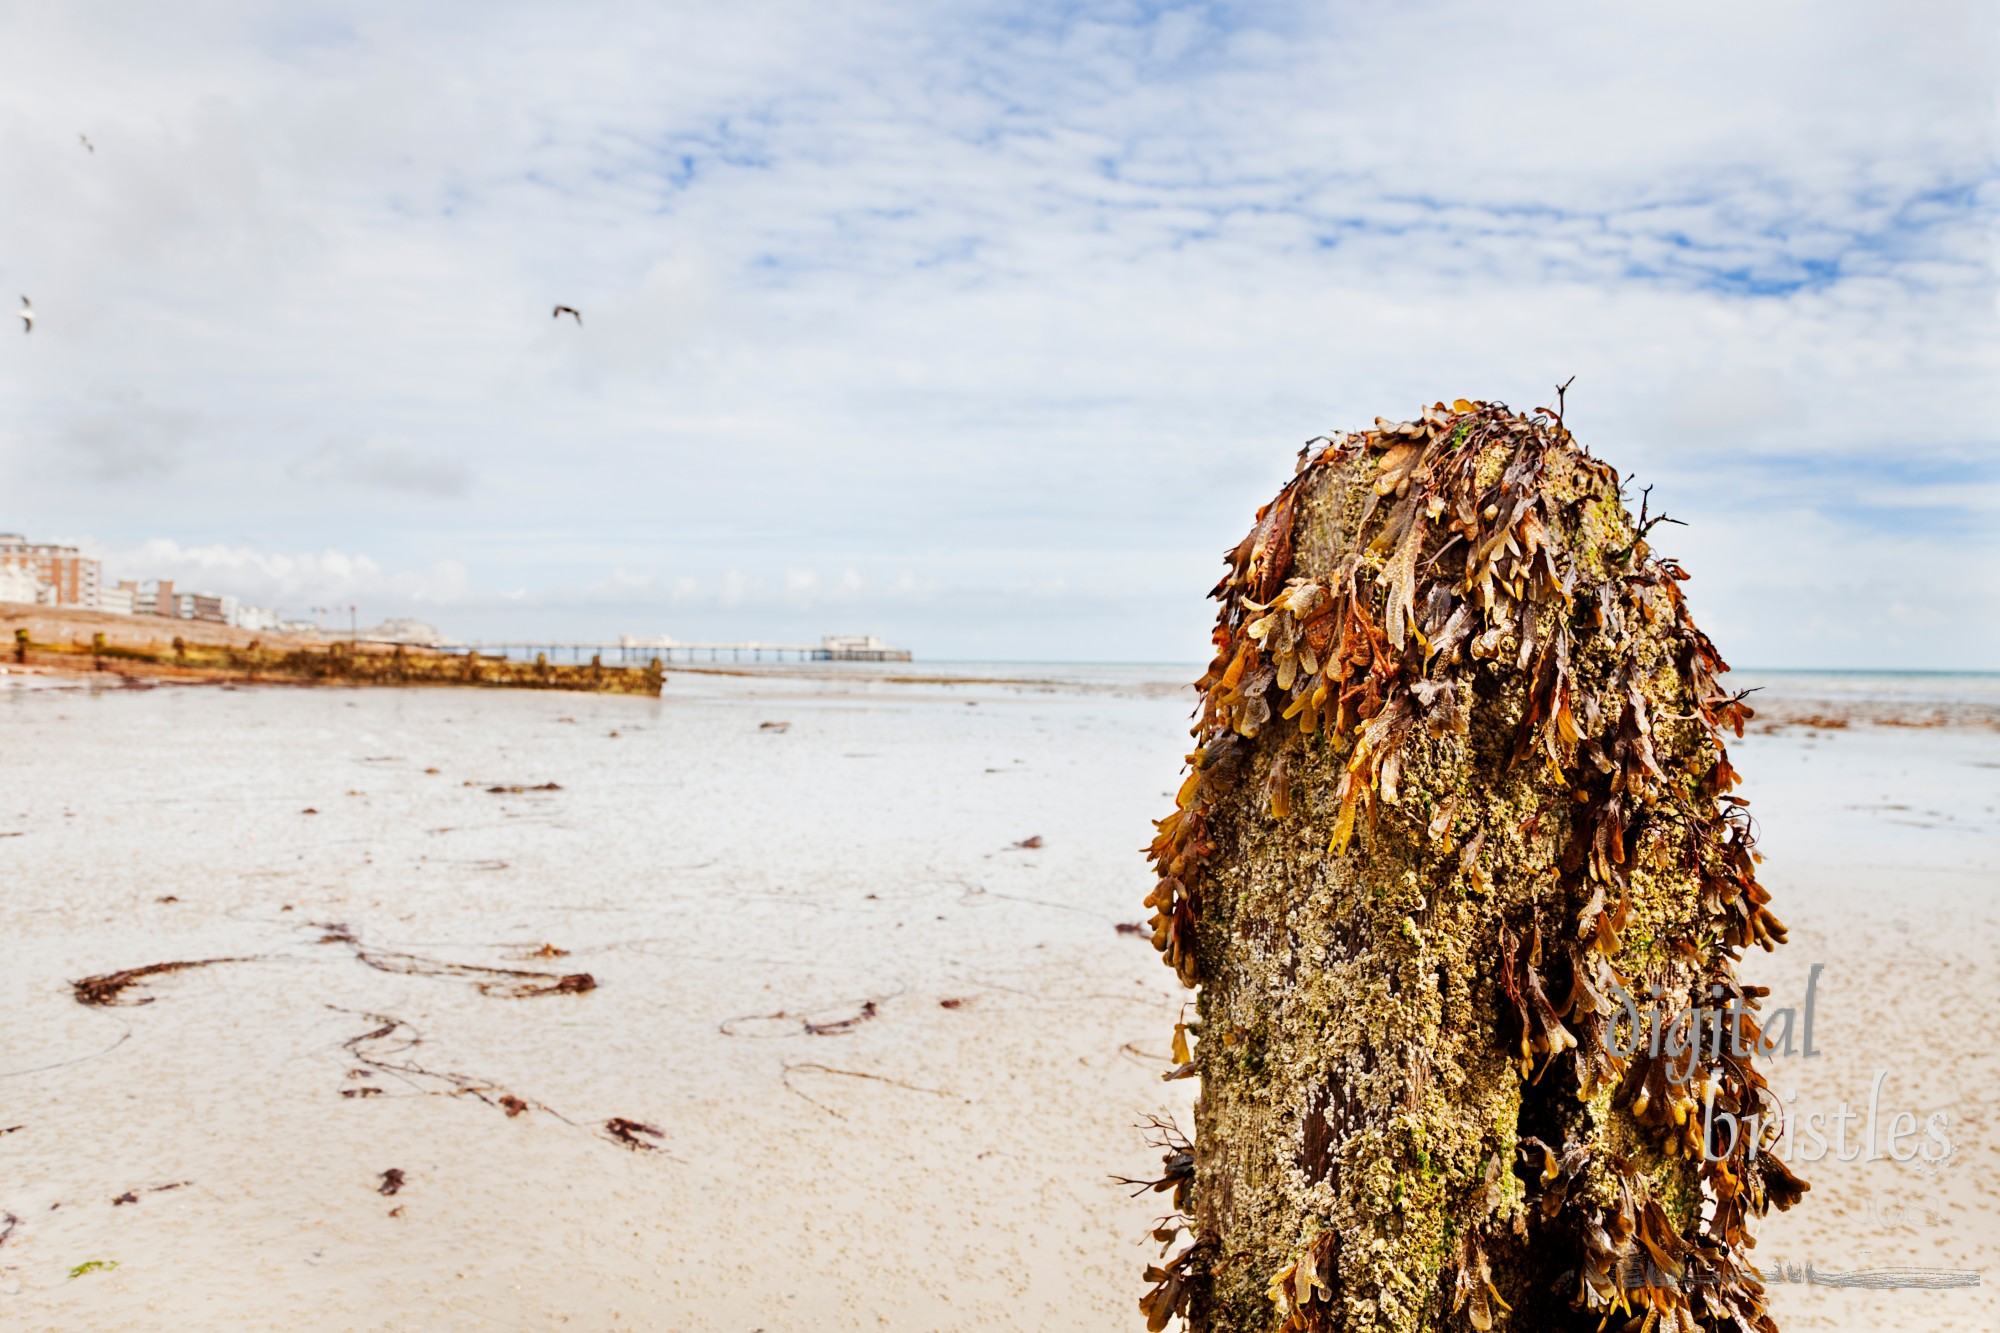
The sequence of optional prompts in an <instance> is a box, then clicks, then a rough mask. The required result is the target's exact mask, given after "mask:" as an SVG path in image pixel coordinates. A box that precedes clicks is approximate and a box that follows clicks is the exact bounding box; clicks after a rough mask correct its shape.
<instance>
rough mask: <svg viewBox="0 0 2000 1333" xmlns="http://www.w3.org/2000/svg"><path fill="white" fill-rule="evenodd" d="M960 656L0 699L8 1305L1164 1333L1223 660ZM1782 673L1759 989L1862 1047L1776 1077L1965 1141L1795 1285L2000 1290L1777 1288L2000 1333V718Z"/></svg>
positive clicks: (1873, 1194) (1824, 1208)
mask: <svg viewBox="0 0 2000 1333" xmlns="http://www.w3.org/2000/svg"><path fill="white" fill-rule="evenodd" d="M945 674H951V673H945ZM957 674H958V675H960V676H962V677H963V678H962V679H959V680H956V681H942V682H940V681H932V682H927V683H925V682H919V683H894V682H890V681H887V680H884V679H882V678H881V675H882V673H880V672H876V673H872V674H871V673H869V672H861V671H855V672H821V673H818V674H813V673H790V674H779V673H767V674H762V675H755V674H753V675H735V676H732V675H709V674H699V673H682V672H675V673H673V674H672V675H671V676H670V678H669V682H668V685H667V687H666V690H665V693H664V696H663V697H662V698H661V699H659V700H650V699H635V698H617V697H604V696H590V695H550V694H533V693H509V692H462V693H461V692H454V691H441V690H395V689H377V690H353V689H317V690H297V689H226V688H213V687H202V688H180V687H161V688H154V689H114V688H102V687H97V688H92V687H91V686H89V685H88V684H87V683H76V682H73V681H67V682H66V681H62V680H60V679H58V678H52V677H32V678H20V677H8V678H0V717H4V720H5V721H4V725H5V728H6V735H7V736H8V738H9V741H10V744H9V746H8V748H7V751H6V761H5V781H4V786H0V874H4V876H5V882H6V884H7V886H8V891H7V892H6V894H5V895H4V897H0V925H4V932H0V997H4V1001H5V1005H6V1013H7V1016H8V1022H7V1023H6V1024H5V1026H4V1036H0V1131H4V1132H0V1214H4V1215H0V1321H4V1322H5V1324H6V1325H7V1326H9V1327H19V1328H24V1329H77V1328H91V1329H101V1330H127V1329H129V1330H140V1329H162V1328H175V1329H178V1328H238V1327H240V1328H271V1327H285V1328H299V1329H327V1330H334V1329H381V1330H404V1329H408V1330H416V1329H467V1330H474V1329H488V1328H503V1329H542V1328H552V1327H574V1328H579V1329H634V1330H637V1329H662V1328H673V1329H729V1330H746V1331H747V1330H751V1329H760V1328H761V1329H766V1330H780V1329H877V1328H881V1329H973V1328H992V1329H1137V1328H1141V1327H1143V1326H1144V1325H1143V1320H1142V1319H1141V1317H1140V1316H1139V1313H1138V1310H1137V1306H1136V1301H1137V1298H1138V1296H1139V1294H1140V1292H1141V1290H1142V1289H1143V1286H1144V1284H1143V1283H1142V1282H1141V1281H1140V1279H1139V1270H1140V1269H1141V1267H1143V1265H1144V1264H1145V1263H1146V1262H1148V1260H1149V1259H1150V1258H1151V1257H1152V1255H1153V1254H1154V1252H1155V1248H1154V1247H1152V1246H1151V1245H1150V1244H1149V1243H1148V1242H1147V1241H1146V1237H1145V1233H1146V1230H1147V1227H1148V1224H1149V1223H1150V1222H1151V1220H1152V1219H1153V1218H1154V1217H1156V1216H1158V1215H1159V1214H1160V1213H1161V1212H1163V1211H1165V1210H1164V1209H1163V1208H1160V1207H1158V1206H1156V1205H1155V1202H1154V1201H1153V1200H1152V1199H1151V1198H1150V1196H1146V1197H1140V1198H1137V1199H1134V1198H1131V1197H1129V1193H1130V1191H1129V1190H1128V1189H1127V1188H1125V1187H1121V1186H1119V1185H1118V1184H1117V1183H1116V1182H1115V1181H1114V1180H1113V1179H1112V1177H1113V1176H1114V1175H1120V1174H1129V1175H1133V1176H1139V1175H1143V1174H1146V1173H1147V1170H1148V1168H1149V1167H1151V1166H1153V1165H1154V1164H1156V1162H1157V1153H1156V1152H1153V1151H1149V1150H1148V1148H1147V1147H1146V1145H1145V1141H1144V1135H1143V1132H1142V1130H1141V1129H1140V1128H1139V1126H1140V1123H1141V1122H1142V1121H1143V1119H1144V1118H1145V1117H1146V1116H1148V1115H1151V1114H1161V1115H1178V1116H1180V1118H1181V1119H1182V1121H1183V1122H1185V1120H1186V1102H1187V1101H1188V1099H1189V1098H1190V1097H1191V1095H1192V1089H1190V1088H1189V1086H1188V1085H1187V1084H1186V1083H1176V1084H1162V1083H1161V1082H1160V1081H1159V1078H1158V1075H1159V1072H1160V1071H1161V1070H1162V1069H1163V1068H1164V1067H1165V1057H1166V1055H1167V1040H1168V1035H1169V1029H1170V1027H1171V1024H1172V1022H1173V1020H1174V1017H1175V1015H1176V1013H1177V1012H1178V1011H1179V1008H1180V1004H1181V1000H1182V993H1181V992H1180V991H1179V990H1178V988H1177V987H1176V986H1175V985H1174V984H1173V982H1172V978H1171V976H1170V974H1169V973H1168V972H1167V970H1166V969H1165V968H1163V967H1162V966H1160V964H1159V963H1158V961H1157V959H1156V956H1155V954H1154V953H1153V951H1152V949H1151V948H1150V947H1149V946H1148V944H1147V942H1146V941H1145V940H1144V939H1143V938H1137V937H1134V936H1131V935H1127V934H1121V933H1120V932H1119V931H1118V930H1117V926H1118V924H1119V923H1121V922H1134V921H1137V920H1138V919H1139V918H1140V916H1141V914H1142V911H1141V908H1140V907H1139V901H1140V899H1141V898H1142V897H1143V896H1144V894H1145V893H1146V891H1147V886H1148V882H1149V881H1148V876H1147V874H1146V870H1145V866H1144V864H1143V861H1142V859H1141V857H1140V856H1139V854H1138V849H1139V847H1140V846H1141V845H1142V844H1143V842H1144V841H1145V839H1146V837H1147V836H1148V833H1149V831H1150V824H1149V821H1150V820H1151V819H1152V818H1154V817H1156V816H1158V815H1159V814H1161V813H1163V812H1164V811H1165V810H1166V809H1167V808H1168V805H1169V802H1170V799H1171V791H1172V789H1173V787H1174V785H1175V778H1176V774H1177V772H1178V770H1179V767H1180V761H1181V755H1182V753H1183V751H1184V749H1185V739H1186V737H1185V726H1186V714H1187V709H1188V705H1189V695H1188V694H1186V693H1185V692H1184V691H1183V690H1182V689H1181V688H1180V687H1179V685H1178V682H1179V681H1180V680H1181V679H1182V678H1183V677H1184V676H1185V675H1187V674H1189V673H1187V672H1185V671H1183V670H1181V669H1177V668H1071V669H1050V670H1047V671H1034V670H1024V669H1021V668H1008V669H999V668H994V669H989V670H984V671H971V670H967V671H962V672H959V673H957ZM1765 683H1766V684H1767V686H1768V688H1767V690H1766V692H1765V695H1766V698H1767V700H1768V703H1766V705H1765V706H1764V708H1763V710H1762V714H1761V717H1760V725H1759V726H1758V727H1756V728H1753V730H1752V732H1751V734H1750V735H1749V736H1747V737H1746V738H1745V739H1744V740H1743V741H1742V742H1740V743H1739V745H1738V747H1737V749H1736V762H1737V766H1738V768H1740V769H1741V770H1742V771H1743V772H1744V774H1745V775H1746V782H1747V788H1746V790H1747V792H1748V794H1749V795H1750V796H1751V798H1752V800H1753V801H1754V802H1755V804H1754V807H1753V808H1754V810H1755V811H1756V813H1757V814H1758V816H1759V818H1760V821H1761V832H1762V838H1763V846H1764V849H1765V852H1766V855H1767V858H1768V859H1767V863H1766V865H1765V867H1764V872H1765V882H1766V884H1767V885H1768V887H1770V888H1771V890H1772V891H1773V893H1774V895H1775V898H1776V901H1775V903H1774V908H1775V910H1776V911H1777V912H1778V913H1779V915H1780V916H1781V917H1782V918H1783V919H1784V920H1785V922H1786V923H1787V925H1788V926H1789V927H1790V928H1791V942H1790V944H1789V945H1788V946H1787V947H1786V948H1785V949H1783V950H1781V951H1780V952H1779V953H1778V954H1777V955H1775V956H1774V957H1772V958H1770V959H1768V960H1762V959H1758V960H1752V978H1753V979H1754V980H1757V981H1760V982H1762V983H1764V984H1768V985H1770V986H1772V988H1773V991H1774V995H1773V999H1772V1003H1774V1004H1783V1003H1788V1002H1789V1003H1796V1002H1797V1001H1798V999H1799V998H1800V997H1802V996H1803V993H1804V987H1805V984H1806V979H1807V977H1808V975H1809V971H1810V968H1811V965H1812V964H1815V963H1818V964H1822V965H1823V972H1822V974H1821V978H1820V982H1819V986H1818V991H1817V1021H1818V1027H1817V1031H1816V1034H1815V1035H1816V1041H1817V1044H1818V1046H1819V1047H1820V1049H1821V1050H1823V1051H1824V1052H1825V1054H1824V1056H1823V1057H1822V1058H1819V1059H1814V1060H1804V1059H1800V1060H1794V1061H1789V1062H1783V1061H1781V1062H1780V1063H1779V1067H1778V1068H1777V1069H1776V1071H1775V1072H1774V1073H1773V1075H1772V1081H1773V1083H1774V1085H1775V1086H1777V1087H1778V1088H1779V1089H1781V1090H1783V1091H1786V1092H1787V1093H1788V1094H1791V1098H1792V1101H1793V1104H1794V1105H1795V1106H1796V1107H1798V1108H1804V1109H1811V1108H1818V1107H1824V1108H1825V1109H1826V1110H1829V1111H1831V1110H1834V1109H1836V1108H1837V1107H1838V1105H1839V1104H1840V1103H1841V1102H1843V1101H1846V1102H1848V1103H1850V1104H1855V1103H1858V1104H1861V1105H1864V1106H1865V1105H1866V1104H1867V1103H1868V1101H1869V1099H1870V1094H1871V1088H1872V1086H1873V1085H1874V1083H1875V1071H1877V1070H1888V1071H1890V1072H1889V1075H1888V1077H1887V1079H1886V1081H1884V1082H1883V1084H1882V1091H1881V1092H1880V1094H1879V1096H1878V1101H1879V1103H1880V1106H1881V1108H1882V1110H1883V1112H1884V1113H1885V1115H1886V1114H1888V1113H1891V1112H1894V1111H1903V1110H1908V1111H1910V1112H1912V1113H1914V1114H1915V1117H1916V1120H1917V1121H1918V1122H1919V1123H1922V1122H1923V1121H1924V1119H1925V1117H1927V1116H1929V1115H1931V1114H1932V1113H1935V1112H1944V1113H1945V1114H1946V1115H1947V1117H1948V1126H1949V1129H1948V1132H1949V1138H1950V1142H1951V1145H1952V1149H1953V1151H1952V1153H1951V1155H1950V1156H1949V1158H1948V1159H1947V1160H1945V1161H1944V1162H1943V1163H1942V1164H1940V1165H1937V1166H1935V1167H1927V1166H1925V1164H1923V1163H1921V1162H1919V1163H1915V1164H1897V1163H1893V1162H1887V1161H1876V1162H1862V1161H1855V1162H1846V1163H1842V1162H1836V1161H1833V1160H1830V1159H1829V1160H1826V1161H1821V1162H1818V1163H1810V1164H1807V1163H1801V1164H1799V1165H1798V1167H1797V1169H1798V1170H1799V1171H1800V1173H1801V1174H1802V1175H1804V1176H1805V1177H1806V1178H1807V1179H1808V1180H1809V1181H1811V1182H1812V1185H1813V1189H1812V1192H1811V1194H1809V1195H1808V1197H1807V1201H1806V1203H1805V1204H1804V1205H1803V1206H1802V1207H1801V1208H1800V1209H1798V1210H1796V1211H1795V1212H1794V1213H1792V1214H1789V1215H1785V1216H1781V1217H1774V1218H1772V1219H1770V1220H1769V1221H1767V1222H1766V1223H1765V1224H1764V1227H1763V1229H1762V1233H1761V1234H1762V1236H1763V1240H1762V1243H1761V1244H1760V1246H1759V1249H1758V1254H1757V1258H1758V1260H1759V1262H1760V1263H1763V1264H1767V1265H1782V1264H1786V1263H1789V1264H1792V1265H1795V1266H1797V1267H1798V1268H1799V1269H1800V1271H1801V1272H1802V1271H1803V1266H1804V1265H1805V1264H1807V1263H1812V1264H1814V1265H1815V1271H1821V1272H1828V1273H1831V1272H1836V1271H1851V1270H1854V1269H1859V1268H1865V1267H1883V1266H1921V1267H1925V1268H1931V1269H1953V1270H1966V1271H1974V1270H1976V1271H1979V1272H1980V1273H1981V1274H1982V1285H1980V1286H1978V1287H1974V1288H1967V1289H1957V1290H1944V1291H1923V1290H1894V1291H1871V1290H1856V1289H1845V1288H1834V1287H1828V1286H1825V1285H1812V1284H1808V1283H1806V1282H1804V1281H1798V1282H1786V1281H1780V1282H1777V1283H1775V1284H1774V1302H1773V1304H1774V1308H1775V1309H1776V1311H1777V1313H1778V1314H1779V1316H1780V1321H1781V1323H1782V1325H1783V1327H1784V1328H1786V1329H1788V1330H1818V1329H1827V1330H1831V1329H1851V1328H1866V1327H1896V1328H1901V1329H1939V1330H1943V1329H1953V1330H1958V1329H1964V1330H1986V1329H1992V1328H1994V1327H1995V1326H1996V1323H2000V1296H1996V1294H1995V1289H1994V1286H1993V1283H1994V1282H1995V1281H1996V1280H2000V1192H1997V1191H2000V1141H1996V1138H1995V1135H1994V1128H1995V1127H1994V1124H1993V1115H1994V1111H1993V1108H1994V1107H1995V1105H1996V1104H2000V1057H1996V1056H1995V1054H1994V1052H1993V1037H1992V1033H1993V1032H1994V1030H1995V1029H1996V1026H2000V987H1996V984H1995V977H1994V972H1993V963H1992V960H1993V958H1994V956H1995V954H1996V949H2000V851H1996V848H2000V838H1996V837H1995V835H1996V833H2000V813H1996V808H2000V730H1996V727H1995V721H1996V718H2000V692H1996V691H1995V688H1994V686H1993V685H1992V684H1991V682H1990V678H1985V679H1984V680H1982V679H1981V678H1962V679H1959V680H1956V681H1953V680H1943V681H1924V680H1915V681H1914V682H1913V681H1912V680H1910V679H1887V680H1884V679H1874V680H1872V681H1871V680H1863V679H1862V678H1852V679H1848V680H1846V681H1845V682H1844V683H1843V682H1842V681H1832V682H1828V681H1826V680H1822V679H1819V678H1810V679H1809V678H1773V679H1772V680H1770V681H1767V682H1765ZM767 723H779V724H785V725H779V726H767V725H765V724H767ZM547 784H554V786H553V787H549V786H548V785H547ZM1033 838H1039V839H1040V843H1039V845H1036V846H1022V845H1020V844H1022V843H1023V842H1025V841H1027V840H1029V839H1033ZM558 951H561V952H558ZM208 959H231V960H239V961H229V962H219V963H215V964H213V965H210V966H205V967H201V968H195V969H188V970H183V971H177V972H170V973H162V974H158V975H154V976H151V977H146V978H141V979H140V980H138V981H137V982H136V983H135V984H134V985H133V986H132V987H130V988H129V989H127V990H126V991H125V992H124V993H123V994H122V996H121V997H120V998H121V999H122V1000H123V1001H124V1003H122V1004H116V1005H112V1006H108V1007H88V1006H85V1005H82V1004H79V1003H78V1002H77V999H76V998H75V995H74V993H73V991H72V987H71V983H72V982H73V981H75V980H78V979H80V978H84V977H88V976H93V975H99V974H106V973H112V972H116V971H118V970H120V969H129V968H138V967H143V966H146V965H150V964H156V963H162V962H169V961H196V960H208ZM521 973H528V974H534V975H532V976H527V977H523V976H520V975H517V974H521ZM584 973H587V974H588V975H589V977H590V979H591V982H592V983H594V985H593V986H592V987H590V988H587V989H585V988H582V987H571V988H567V989H564V988H559V987H558V986H556V985H555V983H556V982H558V981H559V980H560V979H561V978H563V977H573V976H576V975H578V974H584ZM522 991H527V992H530V993H527V994H525V995H523V994H521V993H520V992H522ZM540 992H548V993H540ZM1794 1089H1795V1092H1794V1091H1793V1090H1794ZM390 1172H395V1173H399V1174H396V1175H394V1176H390V1175H387V1174H386V1173H390ZM91 1265H99V1266H98V1267H94V1268H93V1267H91Z"/></svg>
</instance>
